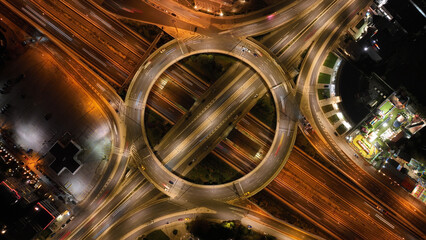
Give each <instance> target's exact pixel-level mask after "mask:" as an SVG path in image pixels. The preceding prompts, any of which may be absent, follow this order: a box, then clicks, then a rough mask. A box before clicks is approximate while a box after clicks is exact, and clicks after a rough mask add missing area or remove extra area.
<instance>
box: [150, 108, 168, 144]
mask: <svg viewBox="0 0 426 240" xmlns="http://www.w3.org/2000/svg"><path fill="white" fill-rule="evenodd" d="M145 126H146V134H147V137H148V141H149V144H151V147H154V146H155V145H157V144H158V143H160V141H161V139H162V138H163V137H164V135H166V133H167V132H168V131H169V130H170V129H171V128H172V125H171V124H170V123H169V122H167V121H166V120H164V119H163V118H162V117H160V116H159V115H158V114H157V113H155V112H154V111H152V110H151V109H150V108H147V109H146V110H145Z"/></svg>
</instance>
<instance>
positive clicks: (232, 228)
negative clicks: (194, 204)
mask: <svg viewBox="0 0 426 240" xmlns="http://www.w3.org/2000/svg"><path fill="white" fill-rule="evenodd" d="M188 227H189V232H190V233H192V234H193V235H194V237H196V239H202V240H218V239H244V240H274V239H276V238H275V237H273V236H269V235H264V234H262V233H259V232H256V231H254V230H252V229H249V228H248V226H246V225H242V224H241V222H240V221H237V220H234V221H223V222H221V223H217V222H212V221H209V220H207V219H203V218H198V219H196V220H194V221H192V222H190V223H188Z"/></svg>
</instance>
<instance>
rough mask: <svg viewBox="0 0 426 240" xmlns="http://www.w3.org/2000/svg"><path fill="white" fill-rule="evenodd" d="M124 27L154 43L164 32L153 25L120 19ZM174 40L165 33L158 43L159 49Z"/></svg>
mask: <svg viewBox="0 0 426 240" xmlns="http://www.w3.org/2000/svg"><path fill="white" fill-rule="evenodd" d="M120 21H121V22H122V23H124V25H126V26H127V27H128V28H130V29H132V30H133V31H135V32H137V33H139V35H141V36H142V37H143V38H145V39H146V40H148V41H149V42H152V41H154V39H155V37H156V36H157V35H158V34H160V33H161V32H162V31H163V30H161V28H159V27H157V26H155V25H152V24H145V23H141V22H137V21H133V20H130V19H120ZM171 40H173V37H172V36H170V35H169V34H167V33H166V32H164V35H163V36H162V37H161V39H160V40H159V41H158V43H157V47H160V46H162V45H163V44H165V43H166V42H169V41H171Z"/></svg>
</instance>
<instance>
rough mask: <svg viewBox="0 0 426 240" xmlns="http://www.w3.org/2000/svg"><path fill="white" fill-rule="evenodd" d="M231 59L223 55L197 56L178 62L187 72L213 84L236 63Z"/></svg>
mask: <svg viewBox="0 0 426 240" xmlns="http://www.w3.org/2000/svg"><path fill="white" fill-rule="evenodd" d="M236 61H237V60H236V59H235V58H233V57H230V56H227V55H223V54H216V53H215V54H211V53H210V54H204V53H203V54H197V55H192V56H190V57H188V58H185V59H183V60H181V61H180V62H181V63H182V64H183V65H184V66H185V67H187V68H188V69H189V70H191V71H192V72H194V73H195V74H196V75H198V76H200V77H201V78H202V79H204V80H206V81H207V82H209V83H210V84H213V83H214V82H215V81H216V80H217V79H218V78H219V77H220V76H222V74H223V73H225V71H226V70H227V69H228V68H229V67H230V66H231V65H232V64H234V63H235V62H236Z"/></svg>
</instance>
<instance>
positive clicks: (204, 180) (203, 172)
mask: <svg viewBox="0 0 426 240" xmlns="http://www.w3.org/2000/svg"><path fill="white" fill-rule="evenodd" d="M240 177H242V175H241V174H240V173H239V172H237V171H235V170H234V169H233V168H231V167H230V166H229V165H228V164H226V163H225V162H224V161H222V160H221V159H220V158H218V157H216V156H215V155H213V154H212V153H210V154H209V155H207V156H206V157H205V158H204V159H203V160H202V161H201V162H200V163H199V164H198V165H196V166H195V167H194V168H193V169H192V170H191V171H190V172H189V173H188V174H187V175H186V176H185V179H186V180H188V181H191V182H194V183H197V184H204V185H213V184H222V183H227V182H230V181H234V180H236V179H238V178H240Z"/></svg>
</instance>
